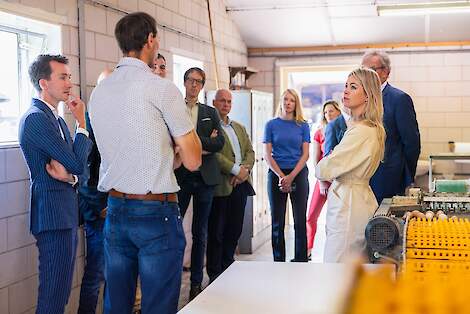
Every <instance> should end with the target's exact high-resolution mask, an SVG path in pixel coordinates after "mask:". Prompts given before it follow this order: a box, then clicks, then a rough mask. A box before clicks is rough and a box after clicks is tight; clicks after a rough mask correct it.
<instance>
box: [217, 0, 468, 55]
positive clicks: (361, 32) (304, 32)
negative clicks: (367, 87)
mask: <svg viewBox="0 0 470 314" xmlns="http://www.w3.org/2000/svg"><path fill="white" fill-rule="evenodd" d="M224 1H225V5H226V7H227V10H228V14H229V15H230V16H231V17H232V19H233V20H234V22H235V23H236V24H237V26H238V28H239V30H240V32H241V35H242V37H243V39H244V41H245V43H246V44H247V46H248V47H250V48H251V47H257V48H267V47H305V46H323V45H327V46H330V45H331V46H333V45H353V44H381V43H403V42H437V41H446V42H447V41H468V40H470V11H467V12H463V13H454V14H449V13H448V14H432V15H427V16H424V15H422V16H378V14H377V6H378V5H390V4H397V3H423V2H427V3H429V2H443V1H445V0H438V1H436V0H434V1H430V0H427V1H426V0H408V1H404V0H374V1H372V0H369V1H365V0H310V1H307V0H224Z"/></svg>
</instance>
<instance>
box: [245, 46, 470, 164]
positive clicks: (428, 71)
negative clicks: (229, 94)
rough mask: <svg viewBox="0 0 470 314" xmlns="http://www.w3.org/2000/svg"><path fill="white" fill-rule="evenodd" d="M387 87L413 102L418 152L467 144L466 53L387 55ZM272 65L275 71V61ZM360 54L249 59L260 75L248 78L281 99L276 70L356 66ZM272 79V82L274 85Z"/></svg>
mask: <svg viewBox="0 0 470 314" xmlns="http://www.w3.org/2000/svg"><path fill="white" fill-rule="evenodd" d="M390 58H391V62H392V72H391V76H390V80H389V81H390V83H391V84H393V85H394V86H396V87H398V88H401V89H403V90H404V91H406V92H407V93H408V94H410V96H411V97H412V98H413V101H414V105H415V109H416V114H417V119H418V123H419V128H420V132H421V141H422V153H421V158H423V159H425V158H427V157H428V156H429V154H430V153H438V152H447V151H448V145H447V142H448V141H456V142H460V141H464V142H470V52H468V51H460V50H449V51H427V52H419V51H409V52H390ZM275 61H276V64H277V66H276V67H275V70H274V68H273V63H274V62H275ZM360 61H361V54H357V53H356V54H351V55H342V56H334V55H326V54H325V55H324V56H315V57H305V58H303V57H302V58H299V57H289V56H286V57H284V56H283V57H282V58H274V57H250V58H249V59H248V64H249V65H250V66H252V67H254V68H256V69H258V70H259V71H260V72H259V73H257V74H256V75H254V76H253V77H252V78H250V79H249V82H248V84H249V86H250V87H253V88H254V89H259V90H263V91H268V92H273V91H274V93H275V104H277V103H278V100H279V91H280V83H279V82H280V74H279V68H280V66H289V65H301V64H304V65H349V64H352V65H355V64H359V63H360ZM273 75H275V82H273Z"/></svg>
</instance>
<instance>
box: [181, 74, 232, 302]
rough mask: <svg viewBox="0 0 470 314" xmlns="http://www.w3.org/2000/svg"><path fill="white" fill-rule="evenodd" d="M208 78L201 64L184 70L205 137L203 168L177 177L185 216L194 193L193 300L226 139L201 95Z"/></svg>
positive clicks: (193, 117)
mask: <svg viewBox="0 0 470 314" xmlns="http://www.w3.org/2000/svg"><path fill="white" fill-rule="evenodd" d="M205 80H206V74H205V73H204V71H203V70H201V69H200V68H190V69H189V70H187V71H186V73H185V74H184V86H185V88H186V99H185V100H186V106H187V111H188V113H189V115H190V117H191V120H192V122H193V124H194V126H195V127H196V132H197V135H198V136H199V139H200V140H201V144H202V149H203V155H202V165H201V167H200V168H199V170H197V171H193V172H191V171H189V170H187V169H186V168H185V167H184V166H181V167H179V168H178V169H176V170H175V174H176V179H177V180H178V184H179V186H180V187H181V190H180V191H179V192H178V202H179V207H180V209H181V213H182V215H183V216H184V214H185V213H186V210H187V208H188V205H189V201H190V199H191V196H192V197H193V221H192V234H193V245H192V249H191V289H190V292H189V298H190V300H192V299H193V298H194V297H196V296H197V295H198V294H199V293H200V292H201V291H202V287H201V283H202V278H203V269H204V256H205V252H206V244H207V226H208V222H209V214H210V210H211V206H212V196H213V193H214V187H215V186H216V185H217V184H219V183H220V182H221V176H220V170H219V169H220V168H219V164H218V162H217V158H216V155H215V153H217V152H218V151H220V150H221V149H222V147H223V146H224V143H225V140H224V136H223V133H222V129H221V126H220V118H219V115H218V114H217V111H216V110H215V109H214V108H213V107H209V106H207V105H204V104H201V103H200V102H199V101H198V95H199V93H200V91H201V89H202V87H203V86H204V83H205Z"/></svg>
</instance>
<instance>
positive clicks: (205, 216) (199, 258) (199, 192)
mask: <svg viewBox="0 0 470 314" xmlns="http://www.w3.org/2000/svg"><path fill="white" fill-rule="evenodd" d="M180 188H181V190H180V191H179V192H178V202H179V206H180V208H181V213H182V215H183V216H184V214H185V213H186V210H187V209H188V205H189V201H190V199H191V196H193V223H192V234H193V246H192V249H191V284H192V285H200V284H201V283H202V278H203V276H204V275H203V269H204V255H205V253H206V243H207V225H208V222H209V214H210V211H211V205H212V196H213V195H214V187H213V186H210V185H207V184H205V183H204V181H203V180H202V177H201V176H200V175H198V176H197V175H193V176H191V178H190V179H189V180H186V181H184V182H182V183H181V184H180Z"/></svg>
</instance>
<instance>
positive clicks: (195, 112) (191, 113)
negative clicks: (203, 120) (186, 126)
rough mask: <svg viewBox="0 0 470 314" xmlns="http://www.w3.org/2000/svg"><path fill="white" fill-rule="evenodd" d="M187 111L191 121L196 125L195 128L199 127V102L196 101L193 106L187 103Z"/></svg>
mask: <svg viewBox="0 0 470 314" xmlns="http://www.w3.org/2000/svg"><path fill="white" fill-rule="evenodd" d="M186 111H187V112H188V114H189V116H190V117H191V122H192V123H193V125H194V129H197V117H198V115H199V103H198V102H196V103H195V104H194V105H193V106H192V107H190V106H189V105H188V104H186Z"/></svg>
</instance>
